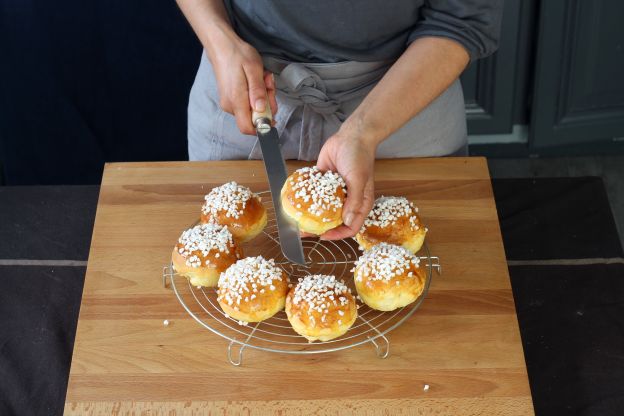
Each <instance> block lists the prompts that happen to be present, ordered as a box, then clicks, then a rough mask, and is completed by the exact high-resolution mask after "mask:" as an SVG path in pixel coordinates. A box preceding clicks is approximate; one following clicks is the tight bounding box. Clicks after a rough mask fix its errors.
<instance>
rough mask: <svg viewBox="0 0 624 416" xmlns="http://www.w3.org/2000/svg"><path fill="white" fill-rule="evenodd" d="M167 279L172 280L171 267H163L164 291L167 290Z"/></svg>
mask: <svg viewBox="0 0 624 416" xmlns="http://www.w3.org/2000/svg"><path fill="white" fill-rule="evenodd" d="M167 278H169V279H172V278H173V270H172V269H171V266H163V270H162V283H163V287H164V288H165V289H166V288H167Z"/></svg>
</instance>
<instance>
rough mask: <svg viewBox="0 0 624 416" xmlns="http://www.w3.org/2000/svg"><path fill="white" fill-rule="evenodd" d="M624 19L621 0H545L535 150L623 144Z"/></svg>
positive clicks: (535, 98) (535, 106) (535, 96)
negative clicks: (623, 28)
mask: <svg viewBox="0 0 624 416" xmlns="http://www.w3.org/2000/svg"><path fill="white" fill-rule="evenodd" d="M623 19H624V1H621V0H592V1H585V0H567V1H563V0H561V1H550V0H548V1H542V2H541V6H540V13H539V32H538V40H537V56H536V67H535V73H534V84H533V101H532V110H531V127H530V138H529V143H530V147H531V149H532V151H534V152H536V153H539V152H540V150H544V151H547V150H550V152H551V153H552V151H555V153H557V152H556V149H557V148H561V149H562V150H563V149H566V148H570V147H571V146H575V145H576V146H579V145H583V144H584V145H585V146H584V147H587V148H588V149H591V148H595V149H598V148H600V147H602V148H603V149H610V148H613V149H615V148H616V147H620V146H621V145H622V144H624V30H622V27H623V26H622V25H623V23H622V22H623ZM564 153H566V152H565V150H564Z"/></svg>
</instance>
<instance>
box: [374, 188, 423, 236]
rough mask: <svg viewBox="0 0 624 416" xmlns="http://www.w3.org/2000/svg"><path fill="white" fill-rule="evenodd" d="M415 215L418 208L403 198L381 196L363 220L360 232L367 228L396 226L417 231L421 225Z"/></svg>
mask: <svg viewBox="0 0 624 416" xmlns="http://www.w3.org/2000/svg"><path fill="white" fill-rule="evenodd" d="M417 213H418V208H416V207H415V206H414V204H413V203H412V202H411V201H409V200H408V199H407V198H405V197H402V196H382V197H380V198H377V200H376V201H375V204H374V205H373V209H371V211H370V213H369V214H368V217H367V218H366V219H365V220H364V225H363V226H362V232H363V231H364V230H365V229H367V228H369V227H378V228H387V227H392V226H394V225H397V224H399V225H400V226H402V227H403V226H406V227H408V228H411V229H412V230H418V229H419V228H420V227H421V224H420V219H419V218H418V215H417Z"/></svg>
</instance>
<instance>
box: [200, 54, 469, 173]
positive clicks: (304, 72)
mask: <svg viewBox="0 0 624 416" xmlns="http://www.w3.org/2000/svg"><path fill="white" fill-rule="evenodd" d="M263 60H264V65H265V68H267V69H268V70H269V71H271V72H273V74H274V75H275V84H276V88H277V94H276V96H277V103H278V112H277V114H276V115H275V122H276V128H277V130H278V132H279V135H280V141H281V143H280V144H281V149H282V154H283V155H284V157H285V158H286V159H299V160H308V161H309V160H316V158H317V157H318V154H319V151H320V149H321V147H322V146H323V143H325V141H326V140H327V139H328V138H329V137H330V136H331V135H332V134H334V133H335V132H336V131H338V128H339V127H340V125H341V124H342V122H343V121H344V120H345V119H346V118H347V117H348V116H349V115H350V114H351V113H352V112H353V111H354V110H355V109H356V108H357V106H358V105H359V104H360V103H361V102H362V100H363V99H364V97H365V96H366V94H368V92H369V91H370V90H371V89H372V88H373V87H374V86H375V85H376V84H377V82H379V80H380V79H381V77H382V76H383V75H384V74H385V73H386V71H387V70H388V68H389V67H390V66H391V65H392V62H389V61H383V62H353V61H348V62H339V63H305V64H304V63H293V62H287V61H283V60H280V59H277V58H272V57H264V58H263ZM218 103H219V92H218V90H217V82H216V80H215V76H214V72H213V70H212V66H211V65H210V61H209V60H208V59H207V58H206V55H205V54H202V59H201V64H200V66H199V70H198V71H197V76H196V78H195V83H194V84H193V88H192V89H191V94H190V97H189V106H188V151H189V158H190V160H232V159H261V158H262V153H261V152H260V146H259V144H258V142H257V138H256V137H255V136H248V135H244V134H242V133H240V131H239V130H238V127H237V126H236V121H235V119H234V116H232V115H231V114H228V113H225V112H224V111H223V110H221V108H220V107H219V104H218ZM466 140H467V136H466V117H465V111H464V97H463V93H462V89H461V85H460V83H459V80H457V81H455V82H454V83H453V84H452V85H451V86H450V87H449V88H448V89H447V90H446V91H445V92H443V93H442V94H441V95H440V96H439V97H438V98H437V99H435V100H434V101H433V102H432V103H431V104H430V105H429V106H428V107H427V108H425V109H424V110H423V111H421V112H420V113H419V114H418V115H417V116H416V117H414V118H413V119H411V120H410V121H409V122H407V123H406V124H405V125H404V126H403V127H401V128H400V129H399V130H397V131H396V132H395V133H393V134H392V135H391V136H390V137H388V138H387V139H386V140H385V141H384V142H382V143H381V144H380V145H379V146H378V148H377V157H378V158H396V157H420V156H446V155H452V154H462V153H465V151H466Z"/></svg>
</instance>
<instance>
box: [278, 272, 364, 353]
mask: <svg viewBox="0 0 624 416" xmlns="http://www.w3.org/2000/svg"><path fill="white" fill-rule="evenodd" d="M286 315H287V316H288V320H289V321H290V324H291V325H292V327H293V329H294V330H295V332H297V333H298V334H299V335H301V336H303V337H305V338H307V339H308V341H310V342H312V341H316V340H320V341H329V340H331V339H334V338H336V337H339V336H341V335H343V334H344V333H345V332H347V331H348V330H349V328H350V327H351V325H353V323H354V322H355V319H356V318H357V305H356V304H355V299H354V297H353V295H352V294H351V291H350V290H349V288H348V287H347V286H346V285H345V284H344V282H342V281H341V280H336V277H334V276H327V275H321V274H317V275H309V276H306V277H305V278H302V279H299V283H298V284H297V285H296V286H295V287H294V288H292V289H290V292H288V296H287V297H286Z"/></svg>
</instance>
